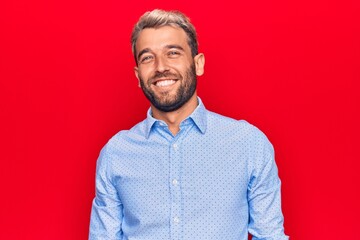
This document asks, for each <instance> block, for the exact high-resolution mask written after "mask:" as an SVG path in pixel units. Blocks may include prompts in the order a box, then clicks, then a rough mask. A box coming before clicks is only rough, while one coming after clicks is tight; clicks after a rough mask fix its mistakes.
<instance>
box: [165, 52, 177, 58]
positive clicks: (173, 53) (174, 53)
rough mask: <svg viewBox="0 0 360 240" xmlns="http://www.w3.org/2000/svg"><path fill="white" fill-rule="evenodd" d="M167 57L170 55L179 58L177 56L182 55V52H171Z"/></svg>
mask: <svg viewBox="0 0 360 240" xmlns="http://www.w3.org/2000/svg"><path fill="white" fill-rule="evenodd" d="M167 55H168V56H169V57H177V56H179V55H180V52H178V51H169V52H168V53H167Z"/></svg>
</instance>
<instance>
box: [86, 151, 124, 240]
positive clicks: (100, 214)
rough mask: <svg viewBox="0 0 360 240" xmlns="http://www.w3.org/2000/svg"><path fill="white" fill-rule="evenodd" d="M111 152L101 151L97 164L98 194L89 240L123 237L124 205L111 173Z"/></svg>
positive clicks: (95, 199)
mask: <svg viewBox="0 0 360 240" xmlns="http://www.w3.org/2000/svg"><path fill="white" fill-rule="evenodd" d="M110 160H111V154H110V153H108V152H107V151H106V147H105V148H104V149H103V150H102V151H101V153H100V156H99V158H98V160H97V166H96V196H95V198H94V200H93V203H92V209H91V218H90V231H89V240H100V239H112V240H116V239H122V231H121V222H122V218H123V213H122V212H123V206H122V204H121V201H120V198H119V195H118V193H117V190H116V187H115V186H114V184H113V182H112V179H111V176H110V174H109V166H108V165H109V161H110Z"/></svg>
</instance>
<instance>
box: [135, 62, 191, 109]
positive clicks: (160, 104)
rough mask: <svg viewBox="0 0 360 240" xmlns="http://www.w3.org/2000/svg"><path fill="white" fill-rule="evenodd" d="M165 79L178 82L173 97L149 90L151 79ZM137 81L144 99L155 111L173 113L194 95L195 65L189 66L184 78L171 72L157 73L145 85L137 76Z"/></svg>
mask: <svg viewBox="0 0 360 240" xmlns="http://www.w3.org/2000/svg"><path fill="white" fill-rule="evenodd" d="M166 77H169V78H174V79H178V80H177V81H180V86H179V87H178V88H177V89H176V93H175V95H173V94H170V92H161V93H160V94H158V95H157V94H156V93H155V92H154V91H153V90H152V89H151V82H152V81H151V80H152V79H156V78H166ZM139 79H140V86H141V89H142V90H143V92H144V94H145V96H146V98H147V99H148V100H149V101H150V102H151V104H152V105H153V106H154V107H155V108H156V109H158V110H160V111H162V112H173V111H176V110H178V109H179V108H180V107H182V106H183V105H184V104H185V103H187V102H188V101H189V100H190V98H191V97H192V96H193V95H194V93H195V90H196V84H197V79H196V73H195V63H194V62H193V63H192V64H191V66H190V67H189V68H188V69H187V71H186V72H185V75H184V76H182V75H181V74H174V73H171V72H157V73H155V75H154V76H153V77H151V78H150V79H149V81H148V82H147V83H145V81H144V79H142V78H141V76H139Z"/></svg>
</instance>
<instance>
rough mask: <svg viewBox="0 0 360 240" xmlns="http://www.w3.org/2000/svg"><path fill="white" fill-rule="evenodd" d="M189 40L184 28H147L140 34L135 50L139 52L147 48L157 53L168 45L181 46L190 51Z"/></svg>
mask: <svg viewBox="0 0 360 240" xmlns="http://www.w3.org/2000/svg"><path fill="white" fill-rule="evenodd" d="M187 39H188V38H187V35H186V33H185V31H184V30H183V29H182V28H178V27H172V26H164V27H159V28H145V29H144V30H142V31H141V32H140V34H139V37H138V39H137V41H136V45H135V48H136V51H137V52H139V51H141V50H142V49H145V48H148V49H151V50H154V51H155V50H159V49H162V48H164V47H165V46H168V45H180V46H181V47H183V48H184V49H188V50H190V47H189V46H188V42H187Z"/></svg>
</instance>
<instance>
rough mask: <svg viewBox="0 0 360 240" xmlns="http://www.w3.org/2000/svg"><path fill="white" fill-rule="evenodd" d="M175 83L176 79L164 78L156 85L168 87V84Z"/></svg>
mask: <svg viewBox="0 0 360 240" xmlns="http://www.w3.org/2000/svg"><path fill="white" fill-rule="evenodd" d="M174 83H175V80H162V81H157V82H156V83H155V85H156V86H158V87H166V86H169V85H171V84H174Z"/></svg>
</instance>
